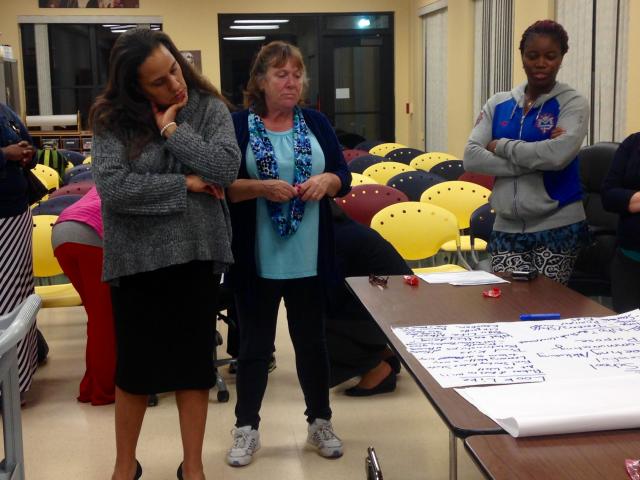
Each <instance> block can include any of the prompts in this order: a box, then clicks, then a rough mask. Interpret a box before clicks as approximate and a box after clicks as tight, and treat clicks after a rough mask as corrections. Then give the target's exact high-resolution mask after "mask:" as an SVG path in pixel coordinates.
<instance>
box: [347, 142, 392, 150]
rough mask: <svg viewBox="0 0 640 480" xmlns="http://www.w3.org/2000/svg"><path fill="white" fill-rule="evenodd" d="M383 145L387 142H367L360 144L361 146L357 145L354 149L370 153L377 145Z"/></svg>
mask: <svg viewBox="0 0 640 480" xmlns="http://www.w3.org/2000/svg"><path fill="white" fill-rule="evenodd" d="M383 143H385V142H383V141H382V140H365V141H364V142H360V143H359V144H357V145H356V146H355V147H353V148H354V149H355V150H366V151H367V152H368V151H369V150H371V149H372V148H373V147H375V146H377V145H381V144H383Z"/></svg>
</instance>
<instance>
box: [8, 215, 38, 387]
mask: <svg viewBox="0 0 640 480" xmlns="http://www.w3.org/2000/svg"><path fill="white" fill-rule="evenodd" d="M31 222H32V220H31V210H27V211H26V212H24V213H22V214H20V215H16V216H15V217H8V218H0V315H4V314H6V313H9V312H11V311H12V310H14V309H15V308H16V307H17V306H18V305H19V304H20V303H22V302H23V301H24V300H25V299H26V298H27V297H28V296H29V295H30V294H32V293H33V260H32V253H31V235H32V230H33V227H32V224H31ZM37 366H38V354H37V337H36V325H35V323H34V325H33V327H31V329H30V330H29V331H28V332H27V335H26V336H25V338H24V339H23V340H21V341H20V342H18V381H19V384H20V392H26V391H27V390H29V388H30V387H31V379H32V378H33V374H34V372H35V371H36V368H37Z"/></svg>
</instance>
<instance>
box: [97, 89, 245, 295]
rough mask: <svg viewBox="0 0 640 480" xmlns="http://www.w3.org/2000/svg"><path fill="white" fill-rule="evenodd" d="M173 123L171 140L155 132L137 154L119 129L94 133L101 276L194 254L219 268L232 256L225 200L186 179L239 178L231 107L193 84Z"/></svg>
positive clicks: (123, 273)
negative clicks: (118, 133) (188, 185)
mask: <svg viewBox="0 0 640 480" xmlns="http://www.w3.org/2000/svg"><path fill="white" fill-rule="evenodd" d="M176 123H177V124H178V128H177V129H176V130H175V132H174V133H173V135H171V136H170V137H169V139H167V140H165V139H164V138H162V137H158V138H157V139H156V140H154V141H152V142H151V143H149V144H148V145H147V146H146V147H145V148H144V150H143V152H142V154H141V155H140V156H139V157H138V158H135V159H129V158H128V156H127V154H126V153H125V150H126V149H125V146H124V144H123V143H122V142H121V141H119V140H118V139H117V138H116V137H115V136H114V135H112V134H109V133H108V132H100V133H99V134H96V135H95V136H94V139H93V148H92V150H91V156H92V171H93V176H94V179H95V182H96V186H97V188H98V193H99V194H100V198H101V199H102V218H103V224H104V263H103V270H102V278H103V280H104V281H110V282H113V281H114V280H116V279H118V278H119V277H123V276H126V275H132V274H135V273H139V272H148V271H151V270H157V269H159V268H164V267H167V266H170V265H177V264H182V263H187V262H190V261H193V260H212V261H213V262H214V271H215V272H216V273H220V272H223V271H224V270H226V267H227V265H229V264H231V263H232V262H233V256H232V254H231V224H230V221H229V211H228V209H227V204H226V202H225V201H224V200H217V199H215V198H214V197H212V196H211V195H208V194H206V193H192V192H187V188H186V181H185V175H187V174H189V173H194V174H196V175H199V176H200V177H201V178H203V179H204V180H205V181H207V182H212V183H216V184H218V185H221V186H223V187H226V186H228V185H229V184H230V183H231V182H233V181H234V180H235V178H236V176H237V173H238V167H239V165H240V150H239V149H238V145H237V143H236V137H235V134H234V130H233V124H232V123H231V116H230V114H229V111H228V110H227V107H226V106H225V105H224V104H223V103H222V102H221V101H220V100H219V99H217V98H214V97H213V96H210V95H206V94H203V93H199V92H197V91H195V90H194V89H191V90H189V101H188V102H187V105H186V106H185V107H184V108H183V109H182V110H180V112H178V115H177V117H176ZM115 283H117V282H115Z"/></svg>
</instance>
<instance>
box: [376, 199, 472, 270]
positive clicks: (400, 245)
mask: <svg viewBox="0 0 640 480" xmlns="http://www.w3.org/2000/svg"><path fill="white" fill-rule="evenodd" d="M371 228H373V229H374V230H376V231H377V232H378V233H379V234H380V235H382V236H383V237H384V238H385V239H386V240H387V241H388V242H389V243H391V244H392V245H393V246H394V248H395V249H396V250H397V251H398V253H399V254H400V256H401V257H402V258H404V259H405V260H423V259H427V258H433V257H434V255H436V254H437V253H438V252H439V251H440V247H441V246H442V245H443V244H444V243H446V242H448V241H453V242H454V243H455V244H456V245H458V246H459V244H460V243H459V242H460V233H459V230H458V221H457V219H456V217H455V215H454V214H453V213H451V212H450V211H449V210H446V209H444V208H441V207H438V206H436V205H429V204H427V203H422V202H401V203H396V204H394V205H390V206H388V207H386V208H383V209H382V210H380V211H379V212H378V213H376V214H375V215H374V216H373V218H372V219H371ZM457 258H458V261H459V262H460V263H461V264H462V265H464V267H463V266H461V265H456V264H446V265H437V266H433V267H421V268H414V269H413V271H414V272H416V273H435V272H458V271H464V270H466V268H465V267H468V264H467V262H466V261H465V260H464V258H463V257H462V253H461V251H460V248H459V247H458V248H457Z"/></svg>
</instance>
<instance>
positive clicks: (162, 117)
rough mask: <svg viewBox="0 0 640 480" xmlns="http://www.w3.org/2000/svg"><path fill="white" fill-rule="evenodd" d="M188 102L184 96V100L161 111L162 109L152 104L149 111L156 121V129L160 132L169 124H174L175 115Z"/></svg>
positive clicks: (187, 97) (186, 96)
mask: <svg viewBox="0 0 640 480" xmlns="http://www.w3.org/2000/svg"><path fill="white" fill-rule="evenodd" d="M188 101H189V95H186V94H185V96H184V98H183V99H182V100H181V101H180V102H178V103H174V104H173V105H169V106H168V107H167V108H166V109H163V107H160V106H158V105H157V104H156V103H152V104H151V110H152V111H153V116H154V118H155V120H156V125H157V126H158V129H160V130H161V129H162V128H163V127H165V126H166V125H168V124H169V123H171V122H175V121H176V115H178V112H179V111H180V110H182V109H183V108H184V106H185V105H186V104H187V102H188Z"/></svg>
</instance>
